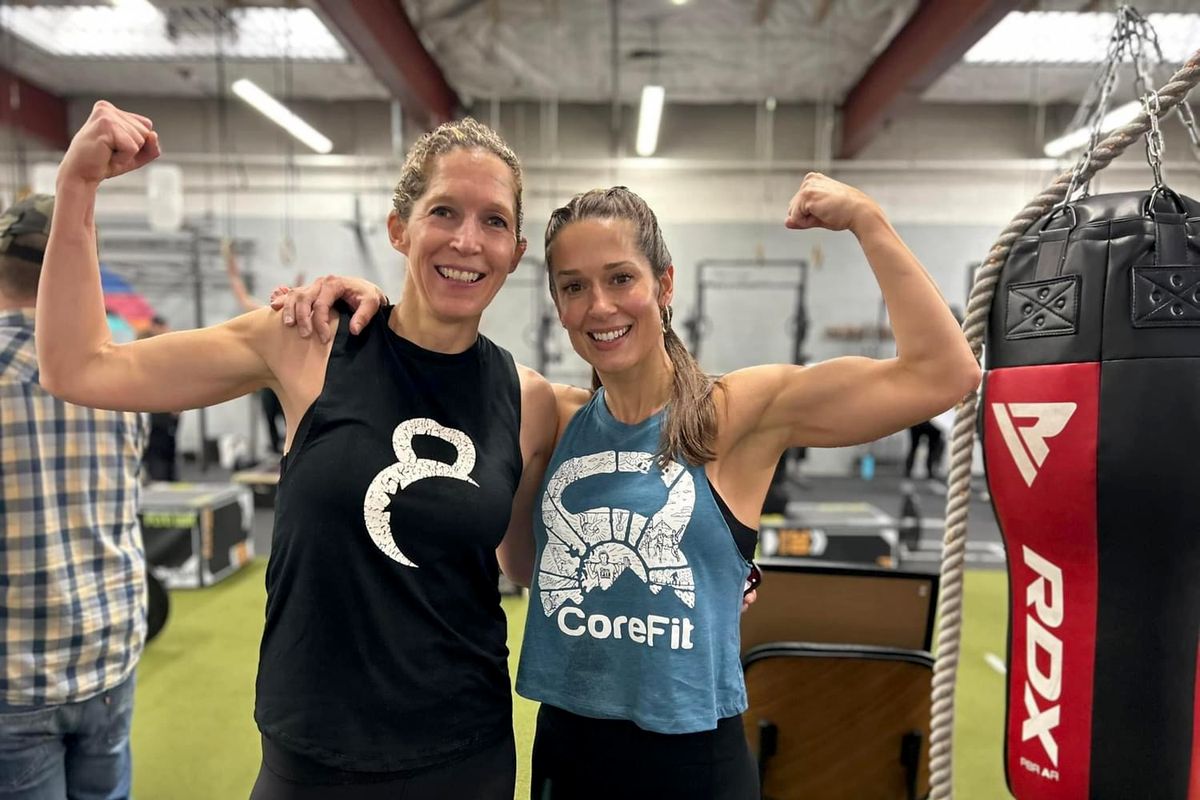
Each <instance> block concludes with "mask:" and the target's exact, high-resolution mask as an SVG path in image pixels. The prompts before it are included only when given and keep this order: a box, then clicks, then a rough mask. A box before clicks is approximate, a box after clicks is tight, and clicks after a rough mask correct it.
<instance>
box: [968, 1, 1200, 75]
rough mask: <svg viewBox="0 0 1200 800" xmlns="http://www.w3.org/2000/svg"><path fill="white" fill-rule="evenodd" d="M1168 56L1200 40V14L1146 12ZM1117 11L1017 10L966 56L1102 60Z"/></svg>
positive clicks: (1180, 56) (1171, 59) (998, 60)
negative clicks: (1111, 12)
mask: <svg viewBox="0 0 1200 800" xmlns="http://www.w3.org/2000/svg"><path fill="white" fill-rule="evenodd" d="M1146 19H1147V21H1148V22H1149V23H1150V25H1151V26H1153V28H1154V30H1155V31H1156V32H1157V33H1158V41H1159V45H1160V46H1161V47H1162V51H1163V59H1164V60H1165V61H1166V62H1167V63H1170V64H1182V63H1183V62H1184V61H1186V60H1187V57H1188V56H1189V55H1191V53H1192V51H1193V50H1195V49H1196V42H1200V14H1147V15H1146ZM1116 22H1117V18H1116V15H1115V14H1103V13H1090V12H1089V13H1079V12H1068V11H1028V12H1024V11H1012V12H1009V13H1008V14H1007V15H1005V17H1004V19H1002V20H1000V22H998V23H997V24H996V25H995V27H993V28H992V29H991V30H990V31H988V32H987V33H986V34H984V36H983V38H982V39H980V40H979V41H978V42H976V43H975V45H974V46H973V47H972V48H971V49H970V50H968V51H967V52H966V54H965V55H964V56H963V61H964V62H966V63H968V64H1099V63H1101V62H1102V61H1104V59H1105V57H1106V55H1107V53H1108V40H1109V36H1110V35H1111V34H1112V30H1113V26H1114V25H1116Z"/></svg>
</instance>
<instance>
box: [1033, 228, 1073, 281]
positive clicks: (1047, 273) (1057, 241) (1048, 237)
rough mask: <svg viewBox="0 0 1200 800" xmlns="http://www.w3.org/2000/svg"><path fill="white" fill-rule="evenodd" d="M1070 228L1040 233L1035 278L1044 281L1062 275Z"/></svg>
mask: <svg viewBox="0 0 1200 800" xmlns="http://www.w3.org/2000/svg"><path fill="white" fill-rule="evenodd" d="M1070 235H1071V229H1070V228H1054V229H1053V230H1048V231H1042V232H1041V233H1039V234H1038V260H1037V270H1036V272H1035V274H1034V280H1038V281H1043V280H1046V279H1047V278H1057V277H1058V276H1059V275H1062V268H1063V263H1064V262H1065V261H1066V260H1067V239H1068V238H1069V237H1070Z"/></svg>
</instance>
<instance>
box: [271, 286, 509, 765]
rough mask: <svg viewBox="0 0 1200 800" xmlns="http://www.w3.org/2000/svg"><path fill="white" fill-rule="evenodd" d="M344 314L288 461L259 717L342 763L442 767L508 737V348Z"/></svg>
mask: <svg viewBox="0 0 1200 800" xmlns="http://www.w3.org/2000/svg"><path fill="white" fill-rule="evenodd" d="M390 312H391V308H390V307H389V308H384V309H382V310H381V311H380V312H379V314H377V315H376V316H375V318H374V319H373V320H371V322H370V324H369V325H368V326H367V327H366V328H365V329H364V330H363V332H362V333H361V334H359V335H357V336H350V335H348V333H347V328H348V327H349V326H348V325H347V324H346V323H345V320H348V319H349V314H348V313H347V314H344V315H343V324H342V325H340V326H339V327H338V331H337V335H336V337H335V339H334V345H333V350H332V352H331V354H330V356H329V363H328V367H327V370H326V377H325V386H324V388H323V389H322V391H321V395H320V397H318V398H317V400H316V402H315V403H313V405H312V407H311V408H310V409H309V411H308V413H307V414H306V415H305V417H304V419H303V420H302V421H301V424H300V426H299V429H298V430H297V434H296V440H295V442H293V444H292V448H291V451H290V452H289V453H288V455H287V457H286V459H285V460H284V464H283V474H282V477H281V478H280V481H279V488H278V493H277V496H276V508H275V538H274V543H273V545H272V552H271V560H270V564H269V565H268V567H267V617H266V628H265V630H264V633H263V641H262V652H261V655H260V659H259V669H258V682H257V700H256V705H255V719H256V720H257V722H258V726H259V729H260V730H261V731H262V732H263V734H264V735H266V736H267V737H269V738H270V739H271V740H272V741H273V743H274V744H276V745H278V746H280V747H283V748H286V749H288V750H290V751H292V752H296V753H299V754H302V755H305V756H308V757H310V758H313V759H315V760H316V761H318V762H320V763H323V764H326V765H329V766H332V767H337V768H341V769H350V770H362V771H372V772H384V771H400V770H408V769H415V768H419V767H423V766H430V765H434V764H439V763H445V762H447V761H450V760H453V759H454V758H456V757H458V756H460V755H463V754H464V753H470V752H472V751H475V750H479V749H482V748H484V747H487V746H489V745H491V744H493V743H495V742H496V741H497V740H499V739H500V738H501V737H503V736H508V735H510V731H511V725H512V695H511V691H510V684H509V679H508V650H507V647H506V645H505V636H506V632H507V630H506V625H505V617H504V612H503V611H502V609H501V607H500V596H499V591H498V589H497V580H498V571H499V570H498V567H497V563H496V554H495V550H496V547H497V545H499V544H500V540H501V539H502V538H503V537H504V533H505V530H506V528H507V526H508V520H509V515H510V510H511V506H512V499H513V494H514V493H515V491H516V487H517V483H518V482H519V480H520V477H521V469H522V460H521V448H520V408H521V406H520V402H521V391H520V384H519V381H518V378H517V372H516V367H515V365H514V364H513V360H512V356H511V355H509V353H508V352H507V351H505V350H503V349H501V348H500V347H497V346H496V345H495V344H493V343H492V342H491V341H489V340H488V339H486V338H484V337H483V336H479V338H478V339H477V341H476V342H475V344H474V345H473V346H472V347H471V348H470V349H468V350H467V351H465V352H463V353H457V354H453V355H446V354H441V353H434V352H430V351H428V350H424V349H422V348H420V347H418V346H416V345H414V344H413V343H411V342H409V341H407V340H405V339H402V338H400V337H399V336H397V335H396V334H395V333H393V332H392V331H391V330H390V329H389V328H388V324H387V321H388V316H389V314H390Z"/></svg>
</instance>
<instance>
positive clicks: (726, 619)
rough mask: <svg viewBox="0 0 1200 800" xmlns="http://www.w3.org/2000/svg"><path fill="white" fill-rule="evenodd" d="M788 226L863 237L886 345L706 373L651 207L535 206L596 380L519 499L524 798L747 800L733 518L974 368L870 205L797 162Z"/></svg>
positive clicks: (561, 306)
mask: <svg viewBox="0 0 1200 800" xmlns="http://www.w3.org/2000/svg"><path fill="white" fill-rule="evenodd" d="M785 224H786V226H787V227H789V228H795V229H807V228H818V227H819V228H826V229H829V230H835V231H841V230H849V231H851V232H852V233H853V234H854V235H855V236H856V237H857V238H858V240H859V243H860V245H861V247H862V250H863V254H864V256H865V257H866V260H867V261H868V263H869V264H870V266H871V268H872V270H873V271H874V273H875V276H876V279H877V280H878V283H879V287H880V289H881V290H882V292H883V296H884V299H885V300H886V302H887V305H888V311H889V313H890V316H891V321H892V326H893V329H894V331H895V337H896V344H897V352H898V353H899V355H898V357H896V358H893V359H883V360H881V359H869V358H859V357H849V358H838V359H833V360H830V361H827V362H823V363H820V364H816V365H813V366H809V367H799V366H794V365H788V364H773V365H766V366H758V367H751V368H748V369H743V370H738V371H736V372H732V373H729V374H727V375H725V376H723V377H721V378H720V380H717V381H714V380H712V379H710V378H709V377H708V376H707V375H705V374H704V373H703V372H702V371H701V370H700V368H699V366H698V365H697V364H696V362H695V360H694V359H693V358H692V357H691V355H690V354H689V353H688V352H687V349H686V348H685V347H684V345H683V342H682V341H681V340H680V339H679V337H678V335H677V334H676V333H675V331H674V329H673V328H672V326H671V299H672V295H673V289H674V281H675V269H674V266H673V265H672V262H671V256H670V253H669V251H668V250H667V246H666V243H665V242H664V241H663V237H662V233H661V231H660V229H659V227H658V222H657V220H656V218H655V216H654V213H653V212H652V211H651V210H650V208H649V207H648V206H647V205H646V203H645V202H644V201H643V200H642V199H641V198H640V197H638V196H637V195H636V194H634V193H633V192H631V191H629V190H628V189H626V188H624V187H615V188H612V189H609V190H596V191H591V192H587V193H585V194H582V195H578V196H576V197H575V198H573V199H572V200H571V201H570V202H569V203H568V204H567V205H566V206H564V207H562V208H559V209H558V210H556V211H555V212H554V213H553V214H552V215H551V218H550V223H549V225H548V227H547V230H546V250H545V252H546V265H547V269H548V272H549V281H550V290H551V294H552V295H553V298H554V302H555V305H556V307H557V309H558V314H559V319H560V321H561V323H562V325H563V327H564V328H565V329H566V330H567V332H568V333H569V335H570V338H571V342H572V344H573V346H574V348H575V350H576V352H577V353H579V355H580V356H581V357H583V358H584V359H585V360H586V361H587V362H588V363H589V364H591V366H592V367H593V385H594V388H593V390H592V391H587V390H583V389H576V388H571V387H565V386H555V393H556V395H557V402H558V443H557V445H556V447H555V450H554V454H553V455H552V456H551V459H550V463H549V465H548V466H547V469H546V478H545V481H544V482H543V484H542V492H541V498H540V503H539V504H538V505H536V506H535V508H534V519H533V528H534V532H535V537H536V546H537V556H536V561H535V563H534V574H533V580H532V585H531V601H530V608H529V612H528V615H527V617H526V628H525V638H524V642H523V644H522V648H521V665H520V669H519V671H518V675H517V691H518V692H519V693H520V694H522V695H524V696H525V697H528V698H530V699H533V700H538V701H540V702H541V703H542V706H541V709H540V711H539V714H538V724H537V732H536V735H535V739H534V751H533V770H532V771H533V783H532V791H531V800H589V799H590V798H605V799H607V798H613V797H620V798H653V799H654V800H663V799H664V798H681V799H682V798H687V799H688V800H705V799H707V800H751V798H757V797H758V787H757V775H756V771H755V767H754V763H753V760H752V758H751V756H750V753H749V749H748V746H747V743H746V739H745V736H744V735H743V732H742V722H741V718H740V715H741V713H742V711H744V710H745V708H746V692H745V684H744V680H743V677H742V672H741V667H740V663H739V660H738V656H739V650H740V648H739V645H738V635H739V630H738V615H739V611H740V608H741V604H742V596H743V589H744V585H745V580H746V577H747V573H748V569H749V566H750V565H749V559H750V557H751V556H752V554H753V552H754V545H755V539H756V532H755V526H754V525H753V524H748V523H752V522H754V521H756V520H757V519H758V516H759V512H760V510H761V508H762V504H763V500H764V498H765V497H766V494H767V489H768V487H769V485H770V483H771V478H772V475H773V473H774V470H775V468H776V465H777V464H778V461H779V457H780V455H781V454H782V453H783V452H784V450H786V449H787V448H789V447H798V446H812V447H839V446H845V445H851V444H857V443H861V442H867V441H872V440H874V439H878V438H880V437H883V436H886V435H888V434H891V433H894V432H896V431H900V430H903V429H904V428H906V427H908V426H910V425H912V424H913V423H914V422H916V421H919V420H923V419H928V418H930V417H931V416H934V415H936V414H938V413H940V412H942V411H944V410H945V409H947V408H949V407H951V406H952V405H954V404H955V403H957V402H958V401H959V400H960V399H961V398H962V397H963V396H964V395H966V394H967V393H968V392H971V391H974V389H975V387H976V386H977V384H978V382H979V376H980V372H979V367H978V365H977V364H976V362H975V359H974V358H973V356H972V355H971V351H970V349H969V348H968V347H967V343H966V340H965V339H964V337H963V335H962V332H961V331H960V330H959V327H958V324H957V322H956V321H955V319H954V317H953V316H952V314H951V312H950V310H949V309H948V307H947V305H946V302H945V300H944V299H943V298H942V296H941V294H940V293H939V292H938V290H937V287H936V285H935V284H934V282H933V280H932V279H931V278H930V277H929V275H928V274H927V273H926V272H925V270H924V268H923V267H922V266H921V264H920V263H919V262H918V261H917V259H916V258H915V257H914V256H913V254H912V253H911V252H910V251H909V250H908V248H907V247H906V246H905V245H904V243H903V242H902V241H901V240H900V238H899V236H898V235H897V234H896V232H895V230H894V229H893V228H892V227H891V225H890V224H889V223H888V221H887V218H886V217H885V216H884V214H883V212H882V210H881V209H880V208H879V206H878V205H877V204H876V203H875V202H874V201H873V200H871V199H870V198H869V197H867V196H866V195H865V194H863V193H862V192H860V191H858V190H856V189H854V188H852V187H849V186H846V185H844V184H841V183H839V182H837V181H834V180H832V179H830V178H827V177H825V176H823V175H819V174H815V173H813V174H809V175H808V176H807V177H806V178H805V179H804V181H803V183H802V184H801V186H800V189H799V191H798V192H797V193H796V195H795V197H794V198H793V199H792V201H791V204H790V205H789V208H788V213H787V218H786V222H785ZM354 294H356V295H360V296H363V295H365V296H369V295H370V292H369V291H365V290H363V289H361V288H360V289H357V290H355V291H354Z"/></svg>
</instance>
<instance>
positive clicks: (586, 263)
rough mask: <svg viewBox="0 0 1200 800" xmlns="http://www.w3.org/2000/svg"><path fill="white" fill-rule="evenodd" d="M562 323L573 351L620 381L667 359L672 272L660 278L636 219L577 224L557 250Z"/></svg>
mask: <svg viewBox="0 0 1200 800" xmlns="http://www.w3.org/2000/svg"><path fill="white" fill-rule="evenodd" d="M551 247H552V250H553V252H552V257H551V258H550V262H551V265H552V266H551V273H550V280H551V284H552V286H553V290H554V302H555V305H556V306H557V307H558V318H559V320H560V321H561V322H562V324H563V327H564V328H566V330H567V333H568V334H569V335H570V337H571V344H572V346H573V347H574V348H575V352H576V353H578V354H579V355H580V357H582V358H583V359H584V360H586V361H587V362H588V363H589V364H591V365H592V366H593V367H595V368H596V371H597V372H600V373H601V374H617V373H621V372H624V371H625V370H628V369H630V368H633V367H635V366H637V365H639V364H640V363H641V362H642V361H643V359H647V358H651V357H653V356H655V355H656V354H660V353H662V352H663V331H662V308H663V307H664V306H666V305H668V304H669V303H670V302H671V295H672V291H673V281H674V269H673V268H671V267H668V268H667V270H666V272H665V273H664V274H663V275H662V276H661V277H658V278H656V277H655V276H654V272H653V270H652V269H651V268H650V262H649V261H648V260H647V258H646V256H645V255H644V254H643V253H642V252H641V250H640V249H639V247H638V245H637V238H636V229H635V226H634V224H633V222H631V221H630V220H626V219H614V218H609V217H598V218H589V219H583V220H579V221H575V222H571V223H569V224H567V225H566V226H564V227H563V228H562V229H561V230H559V231H558V232H557V233H556V235H555V237H554V241H553V243H552V245H551Z"/></svg>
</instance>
